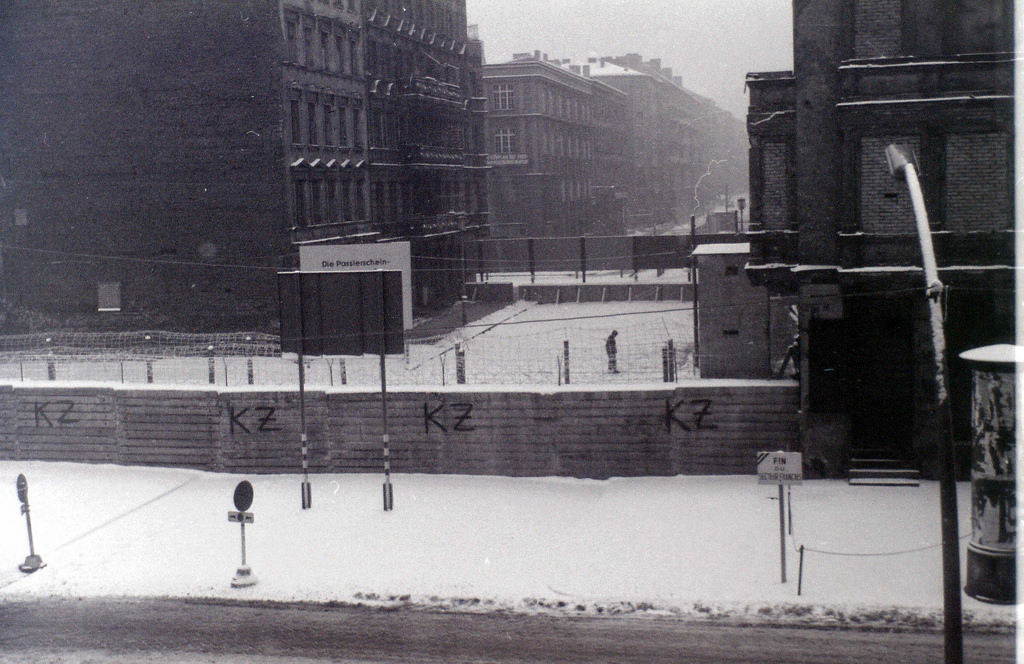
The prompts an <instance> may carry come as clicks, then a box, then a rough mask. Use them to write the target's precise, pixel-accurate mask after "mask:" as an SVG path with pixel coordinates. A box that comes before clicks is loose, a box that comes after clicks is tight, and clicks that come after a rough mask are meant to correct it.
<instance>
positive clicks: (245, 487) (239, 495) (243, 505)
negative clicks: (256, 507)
mask: <svg viewBox="0 0 1024 664" xmlns="http://www.w3.org/2000/svg"><path fill="white" fill-rule="evenodd" d="M251 506H252V484H249V482H248V480H242V481H241V482H239V483H238V486H236V487H235V509H237V510H238V511H239V512H244V511H246V510H247V509H249V507H251Z"/></svg>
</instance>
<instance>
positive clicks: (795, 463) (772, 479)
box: [757, 452, 804, 484]
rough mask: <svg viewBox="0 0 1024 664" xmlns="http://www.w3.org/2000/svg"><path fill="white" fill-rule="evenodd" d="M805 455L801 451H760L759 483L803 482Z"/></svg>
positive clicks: (758, 460)
mask: <svg viewBox="0 0 1024 664" xmlns="http://www.w3.org/2000/svg"><path fill="white" fill-rule="evenodd" d="M803 481H804V466H803V455H802V454H800V453H799V452H758V453H757V483H758V484H803Z"/></svg>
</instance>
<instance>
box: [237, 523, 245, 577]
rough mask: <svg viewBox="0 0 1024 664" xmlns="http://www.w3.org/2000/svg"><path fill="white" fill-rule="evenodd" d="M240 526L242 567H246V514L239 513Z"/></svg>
mask: <svg viewBox="0 0 1024 664" xmlns="http://www.w3.org/2000/svg"><path fill="white" fill-rule="evenodd" d="M239 515H240V516H239V519H240V520H239V522H238V525H240V526H242V567H245V513H244V512H239Z"/></svg>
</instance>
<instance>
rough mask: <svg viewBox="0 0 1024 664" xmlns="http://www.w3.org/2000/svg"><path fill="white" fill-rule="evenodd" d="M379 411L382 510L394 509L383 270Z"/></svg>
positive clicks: (381, 282)
mask: <svg viewBox="0 0 1024 664" xmlns="http://www.w3.org/2000/svg"><path fill="white" fill-rule="evenodd" d="M379 274H380V412H381V423H382V427H383V432H384V434H383V442H384V511H385V512H390V511H391V510H393V509H394V507H395V506H394V490H393V488H392V486H391V446H390V442H389V441H388V378H387V367H386V364H385V361H384V357H385V355H386V354H387V334H386V333H387V289H386V288H385V286H384V272H383V271H381V272H380V273H379Z"/></svg>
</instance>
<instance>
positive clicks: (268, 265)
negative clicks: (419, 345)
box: [0, 0, 486, 330]
mask: <svg viewBox="0 0 1024 664" xmlns="http://www.w3.org/2000/svg"><path fill="white" fill-rule="evenodd" d="M401 4H402V3H397V2H383V1H382V0H381V1H377V0H372V1H370V0H367V1H365V2H364V0H329V1H328V0H316V1H315V2H301V1H299V0H281V1H280V2H275V3H261V2H254V1H252V0H207V1H206V2H202V3H196V2H185V1H184V0H166V1H164V2H158V3H137V2H128V1H127V0H113V1H109V0H104V1H103V2H100V1H98V0H76V1H75V2H74V3H73V5H72V4H69V3H62V2H57V1H55V0H47V1H43V2H28V1H26V0H9V1H7V2H4V3H2V4H0V41H2V43H3V44H4V52H5V54H8V55H11V56H12V57H4V58H0V87H2V89H3V97H4V100H3V103H2V104H0V238H2V240H3V243H4V245H5V247H4V252H3V256H2V259H3V260H2V263H0V280H2V281H0V283H2V300H0V305H2V307H0V308H2V311H3V313H4V322H5V323H6V326H7V329H8V330H15V329H26V328H28V327H51V328H52V327H74V328H114V329H117V328H120V329H124V328H135V329H140V328H146V327H161V328H172V329H196V330H230V329H244V328H259V329H267V328H273V326H274V325H275V324H276V319H277V313H276V312H277V288H276V283H275V272H276V270H277V269H279V268H281V267H286V266H291V265H294V264H295V262H296V254H297V252H296V245H297V244H299V243H325V242H326V243H329V242H346V243H347V242H366V241H384V240H389V239H409V240H411V241H412V243H413V253H414V255H415V256H416V259H415V262H414V276H413V280H414V285H415V296H416V304H417V305H419V306H433V305H435V304H439V303H440V304H443V303H444V302H447V301H451V300H452V299H454V298H455V297H457V296H458V294H459V292H460V291H461V285H460V281H461V277H462V274H461V269H460V266H459V264H458V261H453V260H451V258H452V256H458V255H459V251H460V247H461V242H462V238H464V237H465V236H466V235H470V234H478V233H482V232H484V231H483V229H484V227H485V225H486V164H485V157H484V152H485V149H484V146H483V140H484V137H483V112H484V108H483V99H482V97H481V95H482V90H481V84H480V80H479V67H480V63H481V61H482V45H481V44H480V43H479V42H478V41H475V40H472V39H469V36H468V34H467V28H466V24H465V2H464V0H423V1H421V2H417V3H414V5H409V3H405V4H406V5H409V6H400V5H401ZM71 35H73V37H71ZM14 54H17V55H16V57H14Z"/></svg>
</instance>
